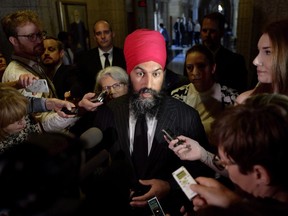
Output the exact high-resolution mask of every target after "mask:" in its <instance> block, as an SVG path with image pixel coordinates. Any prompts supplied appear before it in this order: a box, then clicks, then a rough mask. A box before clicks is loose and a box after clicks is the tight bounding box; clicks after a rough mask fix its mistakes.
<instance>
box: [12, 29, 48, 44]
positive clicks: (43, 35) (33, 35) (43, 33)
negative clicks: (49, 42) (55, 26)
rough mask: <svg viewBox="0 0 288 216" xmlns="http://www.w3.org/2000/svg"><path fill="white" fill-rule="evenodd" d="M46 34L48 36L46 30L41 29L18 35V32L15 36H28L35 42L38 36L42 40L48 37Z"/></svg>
mask: <svg viewBox="0 0 288 216" xmlns="http://www.w3.org/2000/svg"><path fill="white" fill-rule="evenodd" d="M46 36H47V32H46V31H39V32H37V33H31V34H27V35H18V34H17V35H15V37H26V38H27V39H28V40H29V41H31V42H35V41H36V40H37V38H39V39H40V40H43V39H45V38H46Z"/></svg>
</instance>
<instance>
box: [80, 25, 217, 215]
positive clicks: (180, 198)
mask: <svg viewBox="0 0 288 216" xmlns="http://www.w3.org/2000/svg"><path fill="white" fill-rule="evenodd" d="M124 55H125V60H126V63H127V73H128V74H129V76H130V81H131V89H130V92H129V93H128V94H127V95H124V96H121V97H119V98H116V99H114V100H112V101H110V102H109V103H108V104H104V105H101V106H99V104H95V105H94V106H95V107H96V106H98V107H97V111H96V112H92V113H89V114H90V115H94V116H93V126H94V127H98V128H100V129H101V130H102V132H103V134H104V138H103V143H102V144H104V145H105V146H104V147H106V148H108V150H109V151H110V153H111V159H112V163H111V166H110V168H109V169H108V170H106V172H105V175H103V176H101V177H99V178H96V179H94V182H93V183H92V184H90V186H88V185H89V184H85V188H84V189H83V191H84V192H85V193H86V197H87V198H88V199H91V203H94V206H96V207H95V208H96V209H97V210H98V211H100V210H99V209H101V208H104V210H105V215H122V214H123V215H137V216H139V215H140V216H141V215H145V216H146V215H149V214H150V215H151V212H150V209H149V207H148V206H147V200H148V199H150V198H152V197H153V196H155V195H156V196H157V197H158V198H159V199H160V202H161V204H162V205H163V208H164V211H165V212H166V213H170V214H171V215H179V214H180V213H179V209H180V206H181V205H182V204H183V203H185V202H188V199H187V198H186V197H185V196H184V193H183V192H182V191H181V189H180V188H179V187H178V186H177V183H176V182H175V181H174V179H173V177H172V172H173V171H175V170H176V169H177V168H179V167H180V166H181V165H185V166H186V168H187V169H188V170H189V171H190V172H191V174H192V175H193V176H194V177H197V176H200V175H201V176H211V175H212V172H211V171H210V170H209V169H207V167H205V166H203V164H201V162H199V161H193V162H185V161H181V160H179V158H178V157H177V156H176V155H175V154H174V153H173V152H172V151H171V150H169V148H168V144H167V142H166V140H165V139H164V136H163V133H162V131H161V130H162V129H169V130H170V131H172V132H173V133H174V134H175V135H180V134H184V135H186V136H188V137H191V138H193V139H195V140H197V141H198V142H199V143H201V144H203V145H204V146H205V148H209V146H208V141H207V138H206V135H205V131H204V128H203V125H202V123H201V120H200V117H199V114H198V112H197V111H196V110H195V109H193V108H192V107H190V106H188V105H186V104H185V103H182V102H180V101H179V100H177V99H174V98H172V97H170V96H168V95H166V94H165V93H164V91H163V90H162V87H163V83H164V78H165V61H166V45H165V41H164V38H163V36H162V35H161V34H160V33H159V32H158V31H153V30H147V29H138V30H136V31H134V32H133V33H131V34H130V35H128V36H127V38H126V40H125V43H124ZM91 96H92V94H89V95H86V96H84V99H83V100H82V101H81V102H80V103H79V105H80V106H83V107H86V108H87V107H90V108H91V106H93V105H91V102H89V101H88V99H89V97H91ZM139 116H144V117H145V120H146V127H147V133H146V132H145V133H144V132H143V133H142V134H141V135H142V136H143V137H142V139H143V140H145V139H147V141H146V143H145V147H144V149H143V155H141V154H140V156H138V158H140V157H141V158H142V157H143V156H144V157H143V158H142V159H141V160H142V161H140V162H142V165H141V166H136V165H137V164H136V163H139V161H137V159H138V158H135V154H136V149H138V147H139V145H140V143H141V141H139V142H137V143H136V142H134V138H135V137H136V132H134V130H135V128H136V127H137V126H136V125H137V118H138V117H139ZM83 119H84V117H83V118H82V120H83ZM89 119H92V118H91V117H90V118H89ZM138 121H139V119H138ZM135 131H136V130H135ZM134 134H135V136H134ZM108 144H112V145H110V147H108ZM145 152H146V153H145ZM115 202H117V206H119V207H117V208H113V206H114V205H115V204H114V203H115ZM96 203H97V205H96ZM91 206H92V204H91ZM94 210H95V209H94ZM121 213H122V214H121Z"/></svg>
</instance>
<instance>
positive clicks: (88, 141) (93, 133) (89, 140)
mask: <svg viewBox="0 0 288 216" xmlns="http://www.w3.org/2000/svg"><path fill="white" fill-rule="evenodd" d="M80 139H82V140H84V142H85V144H84V148H85V149H90V148H93V147H95V146H96V145H97V144H99V143H100V142H101V141H102V139H103V133H102V131H101V130H100V129H99V128H96V127H91V128H89V129H88V130H86V131H85V132H84V133H82V134H81V136H80Z"/></svg>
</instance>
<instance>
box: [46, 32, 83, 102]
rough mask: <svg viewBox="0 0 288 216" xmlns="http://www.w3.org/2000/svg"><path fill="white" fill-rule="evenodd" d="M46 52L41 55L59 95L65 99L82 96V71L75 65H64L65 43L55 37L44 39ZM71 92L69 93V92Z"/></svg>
mask: <svg viewBox="0 0 288 216" xmlns="http://www.w3.org/2000/svg"><path fill="white" fill-rule="evenodd" d="M43 43H44V48H45V52H44V53H43V54H42V56H41V60H42V64H43V65H44V67H45V69H46V71H45V72H46V74H47V76H48V77H49V78H50V80H51V81H52V82H53V84H54V87H55V90H56V94H57V97H58V98H60V99H64V98H65V97H64V95H65V93H66V97H71V98H74V99H76V98H77V99H78V100H79V99H80V98H82V96H83V94H84V92H83V90H82V89H83V85H81V83H80V81H79V78H78V77H77V76H78V75H79V74H80V73H79V71H78V69H77V67H76V66H75V65H64V63H63V61H62V58H63V56H64V45H63V43H62V42H61V41H60V40H58V39H57V38H54V37H46V38H45V39H44V42H43ZM68 92H69V95H68V94H67V93H68Z"/></svg>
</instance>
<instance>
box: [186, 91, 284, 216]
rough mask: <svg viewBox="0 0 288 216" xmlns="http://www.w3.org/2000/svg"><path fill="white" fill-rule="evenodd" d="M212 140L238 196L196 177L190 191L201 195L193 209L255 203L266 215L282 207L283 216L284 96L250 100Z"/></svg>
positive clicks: (219, 125) (217, 126)
mask: <svg viewBox="0 0 288 216" xmlns="http://www.w3.org/2000/svg"><path fill="white" fill-rule="evenodd" d="M267 125H269V127H267ZM212 135H213V140H214V142H215V144H216V145H217V147H218V153H219V159H218V164H219V165H221V166H222V167H223V169H225V170H226V171H227V172H228V174H229V178H230V179H231V181H232V182H234V184H236V185H237V186H238V188H239V191H234V192H233V191H231V190H229V189H227V188H225V187H224V186H223V185H221V184H219V183H217V181H215V179H209V178H204V177H199V178H196V181H197V182H198V183H199V184H197V185H191V186H190V187H191V189H192V190H193V191H195V192H196V193H198V194H199V196H197V197H195V198H194V199H193V205H194V210H199V209H201V208H204V207H206V206H207V205H216V206H220V207H224V208H227V207H229V206H231V205H232V204H233V203H235V202H236V203H238V202H246V201H248V202H249V201H253V202H255V203H256V204H257V205H260V206H261V205H262V206H263V207H265V208H267V209H270V210H271V209H272V210H273V208H275V206H277V208H278V207H279V206H280V207H285V206H286V214H283V215H287V213H288V210H287V203H288V177H287V175H286V173H285V170H286V164H287V155H286V154H287V151H288V145H287V142H288V97H287V96H285V95H280V94H259V95H256V96H251V97H249V98H247V99H246V101H245V103H244V104H240V105H238V106H235V107H232V108H230V109H228V110H227V111H225V112H224V113H223V115H221V117H219V119H217V120H216V121H215V123H214V124H213V133H212ZM272 210H271V211H272ZM257 211H258V209H257Z"/></svg>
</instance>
